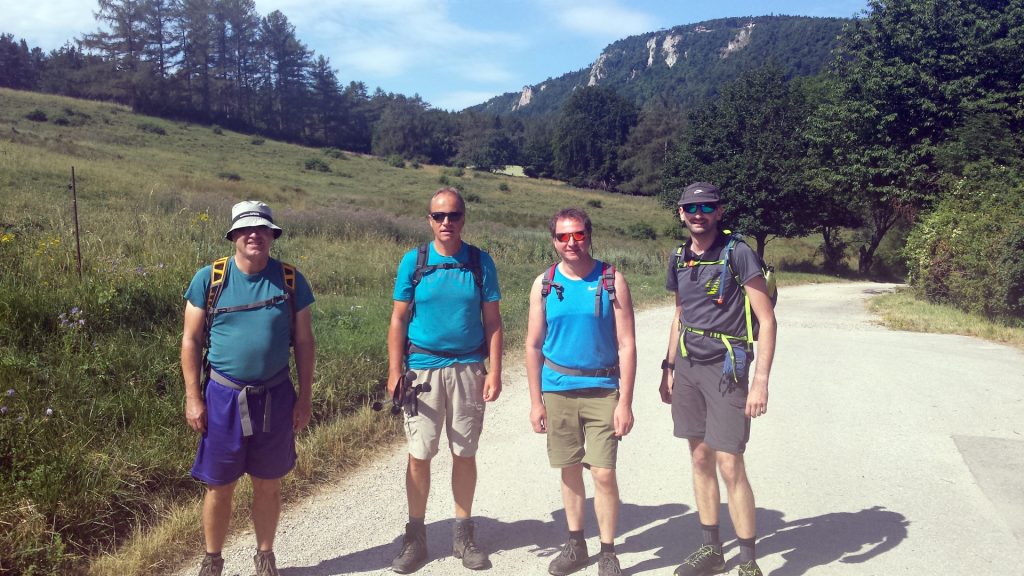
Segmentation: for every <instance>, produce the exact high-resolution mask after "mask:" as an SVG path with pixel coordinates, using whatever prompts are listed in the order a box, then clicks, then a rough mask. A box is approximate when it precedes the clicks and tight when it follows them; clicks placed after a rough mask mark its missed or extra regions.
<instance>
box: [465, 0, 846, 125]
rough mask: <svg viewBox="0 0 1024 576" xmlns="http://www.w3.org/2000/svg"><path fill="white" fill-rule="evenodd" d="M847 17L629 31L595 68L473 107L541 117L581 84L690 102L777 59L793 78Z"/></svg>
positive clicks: (816, 64) (823, 58)
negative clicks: (631, 34)
mask: <svg viewBox="0 0 1024 576" xmlns="http://www.w3.org/2000/svg"><path fill="white" fill-rule="evenodd" d="M848 22H850V20H849V19H845V18H809V17H803V16H759V17H754V18H722V19H718V20H708V21H706V22H700V23H697V24H686V25H682V26H676V27H674V28H671V29H668V30H659V31H657V32H649V33H647V34H641V35H638V36H630V37H629V38H625V39H623V40H619V41H617V42H614V43H612V44H610V45H609V46H608V47H607V48H605V49H604V51H602V52H601V54H600V55H599V56H598V57H597V59H596V60H595V61H594V63H593V64H592V65H591V66H590V68H585V69H582V70H577V71H575V72H569V73H567V74H564V75H562V76H559V77H558V78H555V79H548V80H546V81H544V82H541V83H539V84H534V85H532V86H524V87H523V90H522V92H509V93H506V94H503V95H501V96H497V97H495V98H492V99H490V100H488V101H487V102H484V103H483V104H480V105H478V106H474V107H472V108H470V110H472V111H476V112H485V113H490V114H515V115H524V116H540V115H547V114H553V113H555V112H557V111H558V109H559V108H560V107H561V106H562V104H563V103H564V102H565V100H566V99H567V98H568V97H569V95H570V94H572V92H573V90H575V89H576V88H579V87H582V86H593V85H597V86H603V87H607V88H611V89H613V90H615V91H616V92H618V93H619V94H621V95H622V96H625V97H626V98H629V99H631V100H633V101H634V102H635V103H636V104H637V105H640V106H642V105H643V104H644V103H646V102H647V101H648V100H650V99H651V98H654V97H662V98H666V99H667V100H668V101H670V102H673V103H676V104H680V105H683V106H688V105H690V104H692V103H694V102H697V101H700V100H702V99H704V98H705V97H707V96H709V95H712V94H714V93H715V90H716V88H717V87H718V86H719V85H721V84H723V83H725V82H728V81H730V80H732V79H733V78H735V77H736V75H737V74H738V73H739V72H740V71H741V70H744V69H747V68H753V67H757V66H760V65H762V64H764V63H766V62H769V61H773V62H775V63H776V64H778V65H779V66H781V67H782V68H783V69H784V70H786V71H787V73H789V74H791V75H793V76H810V75H814V74H817V73H818V72H819V71H821V70H822V69H823V68H824V67H825V66H826V65H827V63H828V61H829V58H830V53H831V50H832V48H833V47H834V46H835V44H836V39H837V36H838V35H839V33H840V32H841V31H842V28H843V26H844V25H845V24H846V23H848Z"/></svg>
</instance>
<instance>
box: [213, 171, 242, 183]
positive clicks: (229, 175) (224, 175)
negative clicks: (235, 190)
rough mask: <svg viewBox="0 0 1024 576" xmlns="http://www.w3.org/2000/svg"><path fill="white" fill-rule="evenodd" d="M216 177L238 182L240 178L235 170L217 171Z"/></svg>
mask: <svg viewBox="0 0 1024 576" xmlns="http://www.w3.org/2000/svg"><path fill="white" fill-rule="evenodd" d="M217 178H220V179H221V180H228V181H230V182H238V181H240V180H241V179H242V177H241V176H239V175H238V173H237V172H218V173H217Z"/></svg>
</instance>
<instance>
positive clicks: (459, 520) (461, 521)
mask: <svg viewBox="0 0 1024 576" xmlns="http://www.w3.org/2000/svg"><path fill="white" fill-rule="evenodd" d="M472 521H473V519H472V518H469V517H466V518H456V519H455V524H456V525H457V526H463V525H465V524H466V523H467V522H472ZM421 522H422V520H421Z"/></svg>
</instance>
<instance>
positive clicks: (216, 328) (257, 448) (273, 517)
mask: <svg viewBox="0 0 1024 576" xmlns="http://www.w3.org/2000/svg"><path fill="white" fill-rule="evenodd" d="M280 235H281V228H280V227H278V226H277V225H275V224H274V220H273V215H272V214H271V211H270V207H268V206H267V205H266V204H264V203H263V202H257V201H245V202H239V203H238V204H235V206H234V208H232V210H231V227H230V229H229V230H228V232H227V234H226V235H225V238H226V239H227V240H230V241H231V242H232V243H234V245H235V253H234V255H233V256H232V257H230V258H227V259H226V262H224V261H222V260H218V261H217V262H216V263H215V264H214V265H213V266H206V267H204V268H202V269H201V270H199V272H197V273H196V275H195V276H194V277H193V278H192V282H191V284H190V285H189V287H188V290H187V291H186V292H185V300H186V303H185V326H184V333H183V336H182V341H181V371H182V374H183V375H184V377H185V420H186V421H187V422H188V424H189V426H190V427H192V429H193V430H195V431H196V432H198V433H200V434H201V436H200V440H199V447H198V449H197V451H196V458H195V463H194V464H193V466H192V476H193V477H194V478H196V479H197V480H200V481H202V482H203V483H205V484H206V495H205V497H204V500H203V535H204V539H205V544H206V557H205V558H204V559H203V563H202V566H201V568H200V572H199V575H200V576H220V574H221V573H222V570H223V567H224V559H223V558H222V557H221V550H222V548H223V547H224V540H225V538H226V537H227V533H228V525H229V522H230V520H231V501H232V499H233V496H234V490H235V485H236V484H237V482H238V479H239V478H240V477H241V476H242V475H243V474H248V475H249V477H250V478H251V479H252V492H253V494H252V521H253V527H254V532H255V533H256V547H257V548H256V555H255V556H254V558H253V560H254V562H255V564H256V575H257V576H276V575H277V574H278V572H277V566H276V559H275V558H274V551H273V550H274V535H275V532H276V530H277V521H278V516H279V514H280V509H281V478H282V477H283V476H284V475H285V474H287V473H288V472H289V471H290V470H291V469H292V468H293V467H294V466H295V433H296V432H298V431H299V430H302V429H303V428H304V427H305V426H306V425H307V424H308V423H309V419H310V414H311V410H312V409H311V406H312V388H313V369H314V364H315V344H314V341H313V328H312V316H311V314H310V309H309V306H310V304H312V303H313V292H312V290H310V287H309V284H308V283H307V282H306V279H305V277H304V276H303V275H302V274H301V273H300V272H298V271H297V270H295V269H294V268H291V267H290V266H285V265H284V264H282V263H281V262H279V261H277V260H274V259H273V258H271V257H270V250H271V248H272V247H273V245H274V240H275V239H276V238H277V237H278V236H280ZM214 276H216V277H217V278H218V281H217V282H216V283H215V282H214ZM220 279H223V280H222V281H220ZM212 284H216V285H218V286H220V287H221V288H220V292H219V296H217V297H216V302H213V303H212V305H211V304H210V303H208V302H207V294H208V293H210V287H211V285H212ZM212 293H213V294H216V293H217V292H216V291H214V292H212ZM208 319H209V320H211V321H210V322H209V341H208V343H207V341H206V326H207V323H208V322H207V320H208ZM289 343H293V344H294V348H295V364H296V371H297V372H298V376H299V392H298V394H296V392H295V389H294V388H293V387H292V382H291V377H290V373H289V372H290V371H289V366H288V365H289V360H290V358H291V351H290V349H289ZM207 344H208V346H209V351H208V353H207V361H208V363H209V367H208V371H206V372H205V373H204V370H206V369H207V367H206V366H204V365H203V360H202V353H203V348H204V346H206V345H207Z"/></svg>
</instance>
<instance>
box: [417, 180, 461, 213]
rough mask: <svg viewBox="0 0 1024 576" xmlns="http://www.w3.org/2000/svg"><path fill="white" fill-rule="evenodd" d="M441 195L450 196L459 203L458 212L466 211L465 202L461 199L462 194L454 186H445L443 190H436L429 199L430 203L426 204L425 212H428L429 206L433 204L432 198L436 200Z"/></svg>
mask: <svg viewBox="0 0 1024 576" xmlns="http://www.w3.org/2000/svg"><path fill="white" fill-rule="evenodd" d="M441 194H452V195H454V196H455V198H456V199H457V200H458V201H459V212H465V211H466V201H465V200H463V199H462V193H460V192H459V189H458V188H456V187H454V186H445V187H444V188H438V189H437V190H436V191H435V192H434V194H433V196H431V197H430V201H429V202H427V212H430V205H431V204H433V203H434V198H437V197H438V196H440V195H441Z"/></svg>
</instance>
